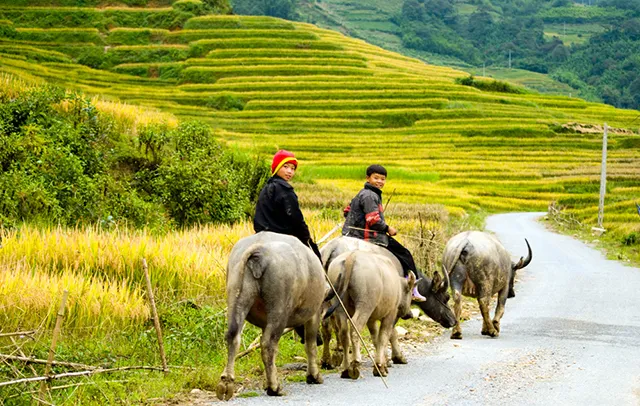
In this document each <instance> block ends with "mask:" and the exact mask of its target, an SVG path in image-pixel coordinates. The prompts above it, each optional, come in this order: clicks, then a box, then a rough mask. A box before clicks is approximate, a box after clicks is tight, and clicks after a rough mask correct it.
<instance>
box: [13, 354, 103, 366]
mask: <svg viewBox="0 0 640 406" xmlns="http://www.w3.org/2000/svg"><path fill="white" fill-rule="evenodd" d="M0 359H6V360H10V361H22V362H26V363H27V364H47V363H49V361H48V360H45V359H38V358H29V357H25V356H22V357H19V356H17V355H6V354H0ZM51 365H60V366H65V367H74V368H84V369H98V368H99V367H94V366H91V365H85V364H77V363H75V362H63V361H51Z"/></svg>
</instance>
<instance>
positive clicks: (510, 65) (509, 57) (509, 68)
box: [509, 50, 511, 69]
mask: <svg viewBox="0 0 640 406" xmlns="http://www.w3.org/2000/svg"><path fill="white" fill-rule="evenodd" d="M509 69H511V50H509Z"/></svg>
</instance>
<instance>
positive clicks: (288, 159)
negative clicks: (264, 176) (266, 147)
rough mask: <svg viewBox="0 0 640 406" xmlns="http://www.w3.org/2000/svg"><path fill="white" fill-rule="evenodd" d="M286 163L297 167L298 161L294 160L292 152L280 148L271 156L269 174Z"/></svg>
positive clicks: (275, 171)
mask: <svg viewBox="0 0 640 406" xmlns="http://www.w3.org/2000/svg"><path fill="white" fill-rule="evenodd" d="M286 163H292V164H293V165H294V166H295V167H296V168H297V167H298V161H297V160H296V157H295V156H293V152H289V151H286V150H284V149H281V150H280V151H278V152H276V154H275V155H274V156H273V162H271V176H273V175H275V174H276V173H278V171H279V170H280V168H282V166H283V165H284V164H286Z"/></svg>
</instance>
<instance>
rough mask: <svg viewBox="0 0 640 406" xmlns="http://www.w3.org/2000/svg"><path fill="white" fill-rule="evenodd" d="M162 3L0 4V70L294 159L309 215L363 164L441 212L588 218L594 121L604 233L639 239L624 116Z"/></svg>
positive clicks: (593, 196) (363, 48)
mask: <svg viewBox="0 0 640 406" xmlns="http://www.w3.org/2000/svg"><path fill="white" fill-rule="evenodd" d="M20 3H24V2H20ZM53 3H56V4H64V1H62V2H60V1H58V2H53ZM164 3H167V4H168V5H167V6H166V7H163V8H126V7H116V8H109V7H107V8H72V7H16V6H12V4H15V2H13V1H10V0H0V7H1V8H0V33H3V34H2V36H1V37H0V72H4V73H8V74H12V75H16V76H20V77H22V78H25V79H27V80H43V81H47V82H51V83H55V84H58V85H61V86H65V87H68V88H71V89H78V90H81V91H83V92H85V93H88V94H97V95H102V96H104V97H106V98H113V99H119V100H122V101H126V102H129V103H135V104H141V105H148V106H154V107H157V108H160V109H162V110H164V111H167V112H171V113H173V114H175V115H176V116H178V117H180V118H187V119H198V120H201V121H205V122H207V123H209V124H210V125H211V126H212V127H214V128H215V129H217V131H218V134H219V136H220V137H221V138H223V139H225V140H227V141H229V142H232V143H235V144H237V145H239V146H241V147H244V148H255V149H258V150H260V151H263V152H264V154H265V156H266V154H271V153H272V152H273V151H274V150H275V149H276V148H286V149H290V150H292V151H295V152H296V154H297V156H298V157H299V159H300V161H301V167H300V170H301V171H300V172H301V175H302V178H303V179H312V180H314V181H315V182H316V185H317V186H310V187H309V188H308V189H307V187H306V186H305V188H303V194H304V192H308V191H311V190H313V192H312V193H309V194H314V195H315V196H326V199H327V201H324V200H323V198H320V199H318V198H316V199H315V200H314V199H311V198H309V199H307V200H306V202H305V201H303V204H315V205H317V206H323V205H324V204H328V202H329V200H331V199H334V200H335V199H336V197H335V196H336V192H338V193H337V195H338V196H340V199H342V196H348V195H349V194H351V193H353V192H355V191H356V190H357V189H358V188H360V187H361V178H362V172H363V168H364V167H365V166H366V165H368V164H370V163H374V162H376V163H381V164H384V165H387V166H388V167H389V169H390V177H389V182H390V183H389V185H390V186H389V189H394V188H395V190H396V191H395V194H394V201H404V202H412V203H416V202H424V203H441V204H443V205H445V206H446V207H447V208H449V209H450V210H451V211H454V212H462V211H463V210H464V211H468V210H473V209H477V208H484V209H486V210H489V211H513V210H519V211H525V210H546V208H547V206H548V205H549V203H551V202H553V201H557V202H559V203H560V204H562V205H566V206H569V207H572V208H574V213H576V214H577V215H578V217H579V218H581V219H583V220H586V221H588V222H591V223H593V222H595V218H596V215H597V206H598V191H599V174H600V156H601V145H602V144H601V143H602V134H601V132H600V131H598V128H600V127H595V126H602V125H603V124H604V123H605V122H606V123H608V124H609V126H611V127H613V130H612V131H611V132H610V133H609V159H608V168H607V172H608V181H609V183H608V189H607V192H608V195H607V200H606V202H607V207H606V211H605V213H606V215H605V227H607V228H609V229H616V228H617V229H618V230H619V231H621V232H623V233H630V232H632V231H640V226H638V224H639V222H638V219H639V218H638V217H637V216H638V214H637V213H636V208H635V205H634V203H633V199H634V198H637V197H638V196H640V152H639V147H640V136H639V135H638V125H639V124H640V123H639V121H638V120H637V119H636V118H637V116H638V112H637V111H628V110H619V109H615V108H613V107H610V106H606V105H602V104H595V103H588V102H585V101H583V100H580V99H575V98H567V97H553V96H542V95H539V94H535V93H529V92H520V93H518V92H511V91H508V92H491V91H483V90H480V89H478V88H476V87H472V86H463V85H461V84H457V82H456V79H457V78H464V77H465V76H466V74H464V73H462V72H459V71H455V70H452V69H449V68H442V67H437V66H432V65H428V64H425V63H423V62H421V61H418V60H415V59H411V58H408V57H404V56H401V55H398V54H395V53H392V52H388V51H385V50H382V49H380V48H377V47H375V46H372V45H369V44H367V43H365V42H363V41H360V40H356V39H352V38H348V37H345V36H343V35H341V34H339V33H336V32H332V31H327V30H323V29H319V28H317V27H315V26H312V25H308V24H301V23H293V22H288V21H284V20H279V19H274V18H266V17H239V16H231V15H200V16H198V15H196V14H197V13H194V12H193V11H192V9H191V8H189V7H186V6H185V4H186V5H194V4H195V5H197V4H198V3H199V2H198V1H197V0H182V1H178V2H175V3H173V6H171V5H170V4H169V2H167V1H165V2H164ZM190 10H191V11H190ZM90 66H93V68H91V67H90ZM510 90H514V89H510ZM515 90H517V89H515ZM634 120H635V121H634ZM575 123H579V126H578V125H576V124H575ZM576 128H578V129H580V131H578V130H576ZM589 128H590V129H592V130H594V129H595V130H594V131H582V130H584V129H587V130H588V129H589ZM622 129H625V130H629V131H622ZM322 191H324V192H325V193H322ZM327 192H328V193H327ZM303 199H304V196H303ZM333 203H334V205H337V204H341V203H346V201H345V202H341V201H340V202H337V201H334V202H333ZM307 207H308V206H307Z"/></svg>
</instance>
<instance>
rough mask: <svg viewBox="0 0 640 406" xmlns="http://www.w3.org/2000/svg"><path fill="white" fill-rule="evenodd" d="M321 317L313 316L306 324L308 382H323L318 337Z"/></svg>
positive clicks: (305, 347)
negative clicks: (319, 368) (318, 361)
mask: <svg viewBox="0 0 640 406" xmlns="http://www.w3.org/2000/svg"><path fill="white" fill-rule="evenodd" d="M319 322H320V318H319V317H318V316H316V317H312V318H311V320H309V321H308V322H306V323H305V325H304V334H305V337H304V338H305V344H304V349H305V351H306V353H307V383H322V382H323V380H322V376H320V371H319V370H318V363H317V359H318V345H317V343H316V337H317V336H318V324H319Z"/></svg>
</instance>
